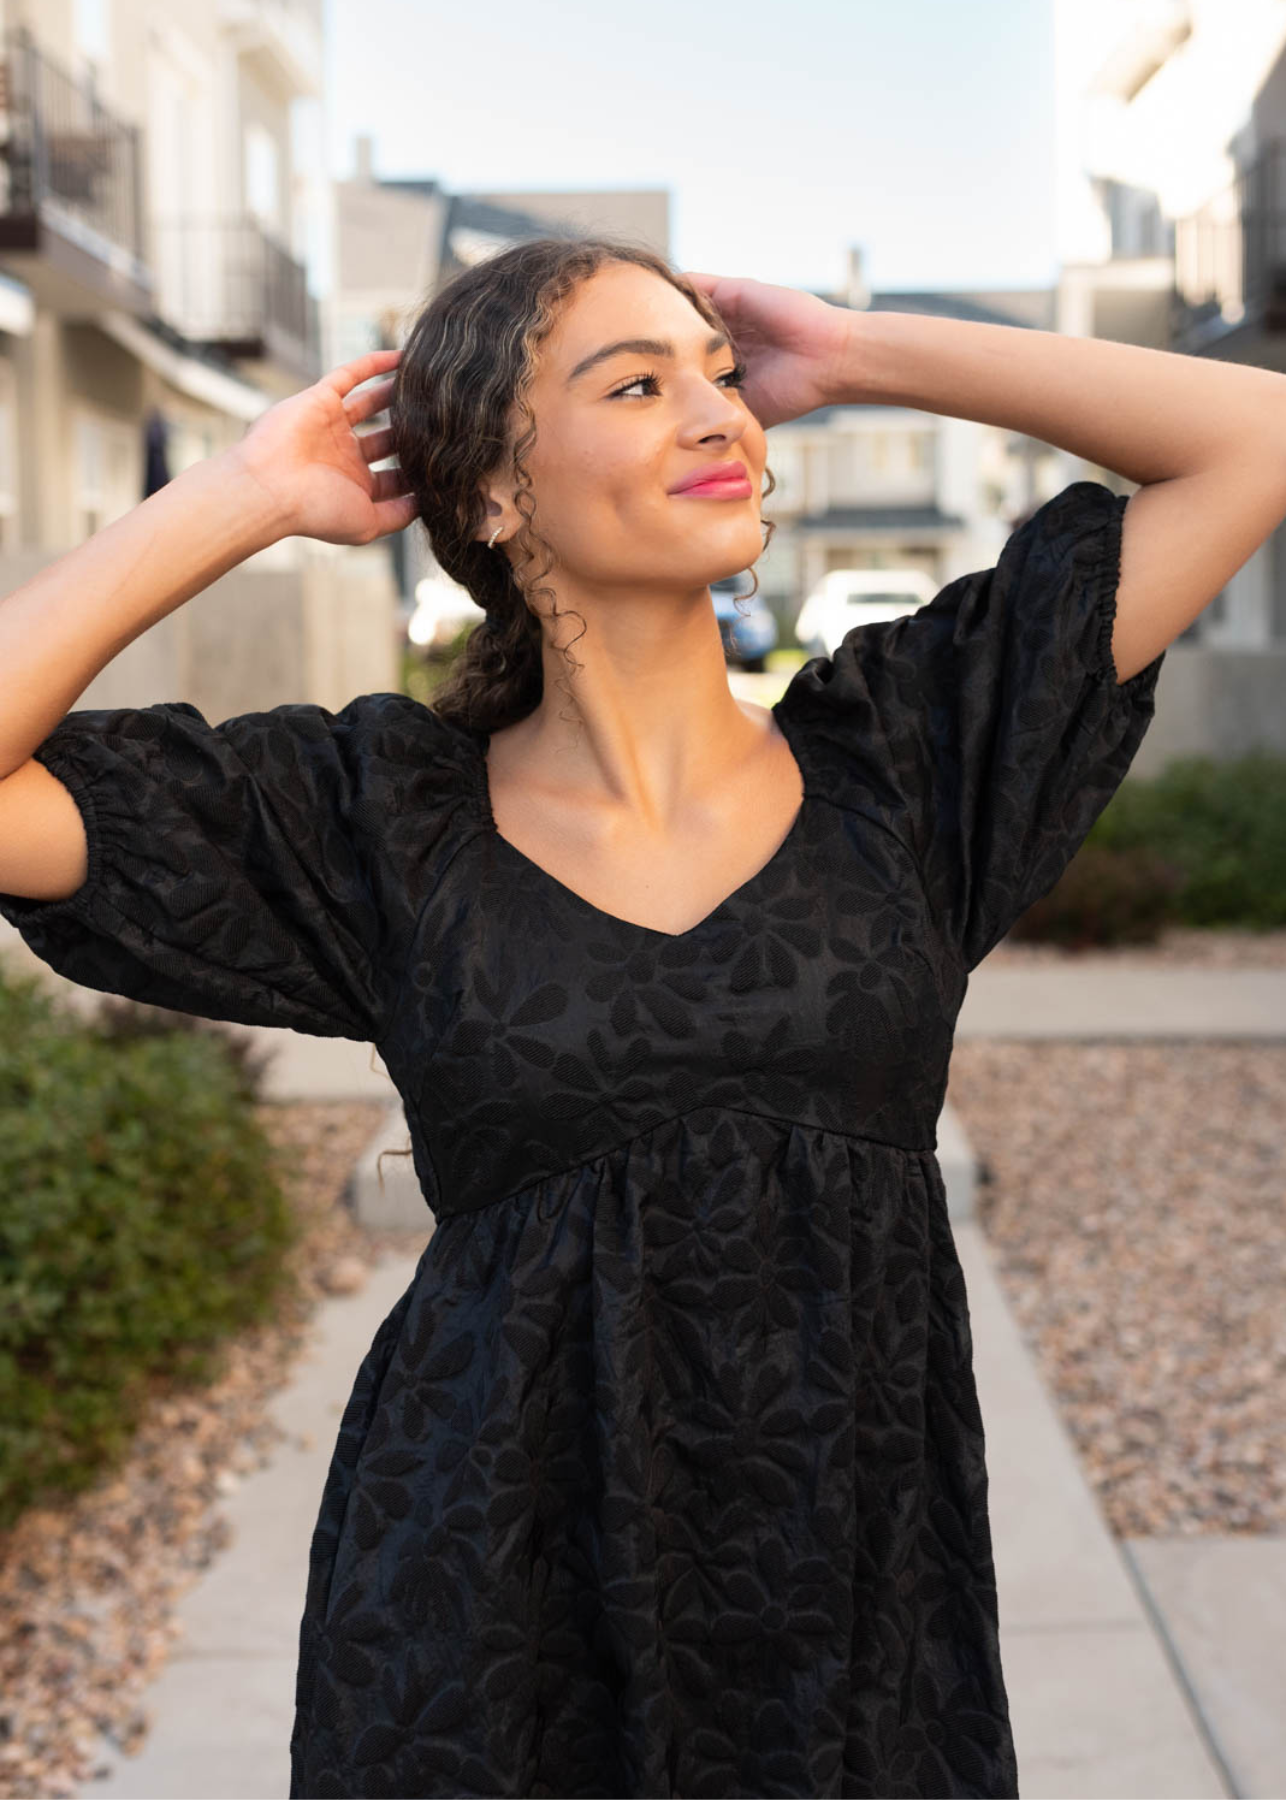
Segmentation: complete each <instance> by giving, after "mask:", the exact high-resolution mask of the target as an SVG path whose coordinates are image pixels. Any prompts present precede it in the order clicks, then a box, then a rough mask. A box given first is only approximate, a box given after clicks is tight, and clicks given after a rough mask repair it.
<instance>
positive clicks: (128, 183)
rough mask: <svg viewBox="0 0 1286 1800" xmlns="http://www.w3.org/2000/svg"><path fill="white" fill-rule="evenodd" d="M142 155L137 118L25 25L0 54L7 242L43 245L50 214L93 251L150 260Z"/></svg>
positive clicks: (2, 240)
mask: <svg viewBox="0 0 1286 1800" xmlns="http://www.w3.org/2000/svg"><path fill="white" fill-rule="evenodd" d="M141 180H142V155H141V146H140V134H139V129H138V127H137V126H136V125H131V124H128V123H127V122H126V121H125V120H123V119H118V118H117V117H116V115H115V114H114V113H112V112H111V111H110V110H109V109H108V108H107V107H106V106H104V105H103V103H102V101H101V100H99V98H98V96H97V94H96V93H95V91H94V88H93V84H92V82H89V81H78V80H76V79H74V78H73V77H72V76H71V75H69V74H68V73H67V71H66V70H65V69H63V68H62V67H61V65H60V64H58V63H57V62H55V61H54V60H53V59H52V58H51V57H50V56H49V55H48V54H47V53H46V52H45V51H44V50H41V49H38V48H37V47H36V43H35V40H34V39H33V38H32V36H31V34H30V32H28V31H27V30H26V29H25V27H15V28H13V29H11V30H9V31H7V32H5V33H4V36H3V58H2V60H0V245H3V247H6V248H10V249H30V250H34V249H38V248H40V224H41V220H42V217H43V218H45V219H47V221H48V222H49V223H51V224H53V225H55V226H56V227H59V228H61V229H62V230H63V231H64V232H65V233H66V234H67V235H69V236H70V237H72V238H73V239H74V240H75V241H77V242H78V243H79V244H80V245H81V247H82V248H84V249H88V250H90V251H91V252H92V251H94V250H95V249H98V250H99V251H100V253H101V254H105V255H109V256H110V254H111V253H112V252H113V251H115V252H117V253H119V252H122V251H123V252H125V253H126V255H127V257H128V258H130V259H131V260H132V261H133V262H134V263H135V264H138V265H141V264H142V261H143V233H142V190H141Z"/></svg>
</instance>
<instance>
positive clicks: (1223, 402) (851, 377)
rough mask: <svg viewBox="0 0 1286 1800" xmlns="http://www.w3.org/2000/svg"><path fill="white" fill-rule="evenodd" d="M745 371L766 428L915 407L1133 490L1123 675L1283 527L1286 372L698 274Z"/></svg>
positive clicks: (1127, 530)
mask: <svg viewBox="0 0 1286 1800" xmlns="http://www.w3.org/2000/svg"><path fill="white" fill-rule="evenodd" d="M689 279H690V280H692V281H693V282H694V283H695V284H696V285H697V286H698V287H699V288H700V289H701V290H702V292H703V293H705V294H707V295H708V296H709V297H710V298H711V299H712V300H713V301H714V304H715V306H716V307H717V308H718V310H719V312H720V313H721V314H722V316H723V318H724V319H725V320H726V321H727V325H728V330H729V331H730V333H731V334H732V337H733V341H734V344H735V345H736V348H737V352H738V354H739V355H742V356H744V358H745V360H746V362H747V364H748V375H747V380H746V384H745V387H744V389H743V392H744V395H745V399H746V404H747V405H748V406H749V408H750V410H751V411H752V412H753V413H755V415H756V417H758V418H759V419H760V421H761V423H763V424H765V425H769V424H777V423H780V422H781V421H783V420H785V419H789V418H797V417H799V416H800V415H801V414H802V413H804V412H806V411H808V410H810V409H811V408H812V407H814V406H817V405H820V404H827V403H829V404H831V405H836V404H838V405H870V406H910V407H917V408H920V409H921V410H923V411H925V412H935V413H945V414H947V415H949V416H951V417H954V418H959V419H977V420H979V421H980V422H982V423H984V424H988V425H1001V426H1005V427H1007V428H1008V429H1009V430H1011V431H1022V432H1026V433H1027V434H1028V436H1030V437H1034V438H1038V439H1039V440H1040V441H1041V442H1042V443H1046V444H1055V445H1057V446H1058V447H1059V448H1060V449H1062V450H1068V451H1070V452H1071V453H1072V455H1073V456H1080V457H1084V458H1085V460H1086V461H1087V462H1089V463H1093V464H1096V465H1097V466H1098V467H1099V468H1103V469H1111V470H1114V471H1115V472H1116V473H1117V474H1119V475H1122V476H1124V477H1125V479H1126V480H1127V481H1133V482H1137V483H1140V484H1141V485H1140V489H1139V492H1138V493H1136V494H1132V495H1131V496H1130V499H1129V503H1128V505H1127V506H1126V509H1125V515H1124V522H1123V527H1122V542H1121V579H1120V585H1119V588H1118V590H1117V596H1116V621H1115V629H1114V633H1113V639H1112V653H1113V658H1114V660H1115V663H1116V668H1117V674H1118V677H1119V679H1120V680H1121V681H1126V680H1128V679H1129V677H1130V676H1131V675H1134V674H1136V673H1137V672H1138V670H1140V669H1142V668H1144V667H1145V666H1146V665H1147V664H1148V663H1150V662H1151V661H1152V660H1153V658H1154V657H1156V656H1157V655H1158V654H1159V653H1160V652H1161V651H1162V650H1164V649H1166V648H1167V647H1168V646H1169V645H1170V644H1171V643H1173V641H1174V640H1175V638H1177V637H1178V636H1179V635H1180V633H1181V632H1183V631H1184V630H1185V629H1186V628H1187V626H1189V625H1190V624H1191V623H1192V621H1193V620H1194V619H1195V618H1196V617H1197V615H1198V614H1199V613H1200V612H1202V611H1203V610H1204V608H1205V607H1206V606H1208V605H1209V604H1210V602H1211V601H1212V600H1213V599H1214V597H1215V595H1216V594H1217V593H1218V592H1219V591H1220V589H1221V588H1222V587H1223V586H1224V585H1225V583H1226V582H1227V581H1228V580H1229V578H1230V577H1231V576H1232V575H1234V574H1235V573H1236V572H1237V570H1238V569H1239V568H1241V566H1242V564H1243V563H1245V562H1246V561H1247V560H1248V558H1249V557H1250V556H1251V555H1252V554H1253V553H1254V551H1255V550H1257V549H1258V548H1259V546H1260V544H1262V543H1263V542H1264V540H1265V539H1266V538H1267V537H1268V536H1269V535H1270V534H1271V533H1272V531H1273V530H1274V529H1275V528H1276V527H1277V526H1278V525H1279V524H1280V523H1281V521H1282V520H1283V518H1286V375H1282V374H1280V373H1279V372H1278V371H1277V370H1275V369H1260V368H1255V367H1252V366H1250V365H1247V364H1242V363H1232V362H1223V361H1220V360H1219V359H1218V358H1215V357H1201V356H1188V355H1181V354H1179V353H1178V352H1176V351H1172V350H1153V349H1148V348H1145V347H1143V346H1141V345H1137V344H1118V343H1114V342H1110V341H1106V340H1104V339H1101V338H1080V337H1069V336H1065V335H1063V334H1062V333H1059V332H1053V331H1035V330H1030V329H1027V328H1024V327H1022V326H1017V325H983V324H977V323H974V322H973V321H968V320H961V319H940V318H931V317H924V316H921V315H920V314H917V313H901V312H862V311H849V310H848V309H847V308H844V307H837V306H830V305H828V304H827V303H826V302H824V301H821V300H819V299H818V298H817V296H816V295H812V294H804V293H799V292H796V291H795V290H794V289H791V288H782V287H776V286H773V285H771V284H769V283H767V282H760V281H753V280H749V279H744V278H739V277H729V276H718V275H707V274H697V273H692V272H689Z"/></svg>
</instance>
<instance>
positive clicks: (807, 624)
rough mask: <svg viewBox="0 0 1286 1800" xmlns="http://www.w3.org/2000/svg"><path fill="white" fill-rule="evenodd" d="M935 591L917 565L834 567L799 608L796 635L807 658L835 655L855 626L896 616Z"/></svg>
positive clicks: (931, 595) (930, 597)
mask: <svg viewBox="0 0 1286 1800" xmlns="http://www.w3.org/2000/svg"><path fill="white" fill-rule="evenodd" d="M937 592H938V589H937V587H936V586H935V585H934V582H933V580H932V578H931V577H930V576H928V575H926V574H925V573H924V572H923V570H921V569H832V570H831V571H830V573H829V574H828V575H823V577H822V579H821V580H820V581H819V582H818V584H817V586H816V587H815V588H814V589H813V591H812V593H811V594H809V596H808V598H807V599H806V600H805V601H804V604H803V606H802V607H801V608H800V609H799V617H798V618H797V619H796V621H795V636H796V637H797V638H798V639H799V642H800V644H801V645H802V646H803V648H804V650H805V651H806V652H807V653H808V655H810V656H833V655H834V654H835V651H836V650H837V649H838V648H839V644H840V640H841V639H842V638H843V636H844V634H845V632H846V631H850V630H851V629H852V627H853V626H854V625H865V624H869V623H873V622H874V621H875V620H878V619H900V618H901V617H902V616H903V614H904V613H910V612H914V611H915V610H916V608H917V607H920V606H923V605H924V604H925V603H926V601H929V600H932V599H933V597H934V595H935V594H936V593H937Z"/></svg>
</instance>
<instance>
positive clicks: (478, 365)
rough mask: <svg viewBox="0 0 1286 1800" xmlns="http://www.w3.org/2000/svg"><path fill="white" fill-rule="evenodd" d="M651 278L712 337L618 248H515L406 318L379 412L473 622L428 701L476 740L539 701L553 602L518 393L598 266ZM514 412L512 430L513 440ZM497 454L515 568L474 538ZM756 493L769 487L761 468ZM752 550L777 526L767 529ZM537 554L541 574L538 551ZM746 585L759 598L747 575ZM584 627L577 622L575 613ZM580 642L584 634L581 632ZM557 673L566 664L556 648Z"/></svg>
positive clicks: (578, 242) (662, 269) (708, 306)
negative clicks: (479, 616) (479, 614)
mask: <svg viewBox="0 0 1286 1800" xmlns="http://www.w3.org/2000/svg"><path fill="white" fill-rule="evenodd" d="M617 262H622V263H634V264H636V265H637V266H638V267H639V268H643V269H650V270H651V271H652V272H653V273H654V274H656V275H660V276H661V277H662V278H663V279H664V280H666V281H668V282H670V283H671V285H672V286H674V287H676V288H677V289H678V290H679V292H680V293H681V294H683V295H684V296H685V297H686V298H687V299H688V300H690V301H691V302H692V305H693V306H694V307H695V308H696V310H697V312H698V313H699V314H700V315H701V317H702V318H703V319H704V320H705V321H706V322H707V323H708V324H710V325H712V326H714V327H715V328H716V329H719V330H726V329H727V326H726V324H725V322H724V320H723V319H722V318H721V317H720V315H719V313H718V311H717V309H716V308H715V306H714V305H713V303H712V302H711V301H710V300H709V299H708V298H707V296H706V295H705V294H703V293H702V292H701V290H700V289H699V288H697V287H695V286H694V285H693V284H692V282H690V281H689V280H688V278H687V277H686V276H685V275H683V274H681V273H679V272H678V271H676V270H675V269H673V268H672V267H671V266H670V264H669V263H668V262H667V261H666V260H665V258H664V257H662V256H659V255H657V254H656V253H655V252H654V251H652V250H649V249H647V248H646V247H645V246H643V245H641V244H638V243H635V242H632V241H630V240H629V239H626V238H620V237H605V236H595V237H538V238H530V239H527V240H525V241H524V242H521V243H518V244H514V245H512V246H511V247H510V248H508V249H506V250H502V251H500V252H499V253H498V254H496V255H494V256H491V257H489V258H487V259H486V260H485V261H484V262H481V263H476V264H474V265H472V266H471V267H469V268H467V269H464V270H463V271H461V273H460V274H458V275H456V276H454V277H452V279H451V280H450V281H448V282H447V283H446V284H445V285H444V286H443V287H442V288H440V289H439V290H438V292H437V293H436V294H435V295H434V296H433V298H432V299H431V300H430V301H429V302H428V303H427V305H426V306H425V307H424V308H423V310H422V311H421V312H420V313H419V314H418V316H417V317H416V319H415V322H414V324H413V325H412V327H411V331H410V333H409V335H408V337H407V340H406V342H405V344H404V345H403V348H402V356H401V360H400V361H399V363H398V366H397V372H396V375H395V378H394V383H393V388H392V392H391V398H390V402H389V422H390V426H391V429H392V434H393V435H392V443H393V447H394V449H395V451H396V453H397V457H398V461H399V463H400V465H401V468H402V473H403V477H404V479H405V482H406V485H407V487H408V488H409V489H410V491H411V492H412V493H413V494H414V496H415V500H416V505H417V508H418V516H419V519H420V522H421V523H422V524H423V526H424V528H425V530H426V532H427V534H428V539H429V544H430V547H431V548H432V551H433V555H434V557H435V559H436V560H437V563H438V565H439V566H440V567H441V568H442V569H443V570H444V571H445V573H446V574H447V575H448V576H450V577H451V578H452V579H453V580H455V581H457V582H459V583H460V585H461V586H462V587H463V588H465V589H466V591H467V592H468V593H469V594H470V595H471V596H472V598H473V599H474V600H475V601H476V602H477V604H478V605H479V606H480V607H481V608H482V610H483V611H484V612H485V614H486V615H487V616H486V619H485V621H483V622H482V623H480V624H479V625H478V626H476V627H475V629H474V630H473V631H472V632H471V633H470V635H469V637H468V639H467V641H466V643H465V646H464V650H463V652H462V654H461V655H460V656H459V657H458V658H457V660H456V663H455V665H454V667H453V668H452V671H451V673H450V674H449V675H448V676H447V678H446V680H445V681H444V682H443V683H442V684H441V686H440V687H439V688H438V689H437V691H436V693H435V694H434V697H433V710H434V711H435V712H436V713H438V714H440V715H441V716H442V717H444V718H447V719H450V720H452V721H453V722H455V723H458V724H461V725H464V726H466V727H467V728H469V729H471V730H480V731H484V732H491V731H499V730H501V729H502V728H503V727H504V726H506V725H511V724H516V723H517V722H518V720H520V719H523V718H525V717H526V716H527V715H528V714H529V713H530V712H533V711H534V710H535V708H536V707H537V706H538V705H539V704H540V701H541V698H542V695H543V691H544V663H543V659H542V654H541V637H542V624H541V618H540V615H539V613H538V612H537V610H536V609H535V607H534V606H533V604H532V602H533V601H534V600H536V599H537V598H538V597H544V596H548V598H549V599H550V601H551V602H552V604H551V607H550V611H549V615H548V616H550V617H561V616H562V614H561V612H560V610H559V607H558V603H557V596H556V595H555V593H554V591H553V589H552V588H550V587H547V586H541V585H540V583H541V582H542V581H543V580H544V577H545V576H546V575H547V574H548V573H549V570H550V568H551V566H552V561H553V558H552V555H550V547H549V545H548V544H547V543H546V542H545V541H544V540H543V539H542V538H541V537H540V536H539V535H538V533H537V531H536V529H535V526H534V525H533V522H532V521H533V517H534V514H535V496H534V494H533V491H532V486H531V478H530V474H529V472H528V469H527V465H526V463H525V461H524V457H525V456H526V455H527V453H528V452H529V451H530V450H531V447H532V445H533V444H534V443H535V441H536V420H535V415H534V414H533V412H532V409H531V406H530V403H529V401H528V399H527V393H528V390H529V388H530V386H531V383H532V379H533V377H534V374H535V356H536V351H537V349H538V347H539V345H540V344H541V343H542V342H543V341H544V340H545V339H546V338H547V337H548V336H549V334H550V332H551V331H552V330H553V328H554V325H555V324H556V322H557V319H558V316H559V310H560V307H561V306H562V304H563V302H564V301H565V300H566V299H567V297H568V296H569V295H570V294H571V293H572V292H573V290H574V289H575V288H576V287H577V286H578V284H579V283H581V282H583V281H585V280H587V279H588V278H589V277H590V276H591V275H593V274H594V273H595V272H596V271H597V270H598V269H600V268H602V267H603V266H604V265H605V264H609V263H617ZM515 411H516V412H517V413H518V414H520V415H521V417H522V419H523V420H524V421H525V428H524V429H523V430H522V431H521V432H520V433H518V435H517V436H516V438H515V439H514V441H513V442H511V441H510V439H511V435H512V428H511V421H512V419H513V417H514V414H515ZM506 455H507V456H508V457H509V459H510V462H509V467H510V468H511V469H512V472H513V475H514V478H515V481H516V484H517V495H516V500H515V504H516V505H517V508H518V511H519V513H520V514H521V516H522V519H523V524H522V525H521V526H520V527H519V529H518V531H517V532H516V533H515V535H514V538H513V543H514V546H515V549H516V552H517V566H516V567H515V565H513V564H511V563H510V561H509V558H508V557H507V556H504V555H498V554H497V552H496V551H495V550H492V549H488V547H487V544H486V542H485V541H484V540H483V539H480V538H479V537H478V536H477V535H476V534H477V531H478V528H479V526H480V525H481V524H482V522H483V520H484V518H485V516H486V500H485V497H484V495H483V493H482V488H481V484H482V481H483V478H484V477H485V476H487V475H489V474H492V473H493V472H494V471H495V470H496V469H497V468H499V467H501V466H503V461H504V458H505V457H506ZM766 473H767V475H768V483H769V485H768V486H767V488H766V489H765V494H771V493H772V492H773V489H774V488H775V487H776V485H777V484H776V481H775V479H774V477H773V474H772V471H771V470H767V471H766ZM762 523H763V524H764V526H765V527H766V533H767V535H766V536H765V538H764V545H763V548H764V549H767V547H768V544H769V543H770V542H771V540H772V534H773V532H774V531H775V529H776V526H775V525H774V524H772V523H770V522H769V521H767V520H763V521H762ZM542 553H544V554H545V555H546V556H548V557H549V560H548V561H546V562H545V564H544V566H543V568H538V567H537V566H536V565H537V564H538V563H539V561H540V557H541V554H542ZM754 583H755V585H754V587H753V588H752V589H751V590H750V594H748V595H746V596H745V598H747V599H749V598H750V597H751V595H753V594H755V593H757V592H758V590H759V576H758V574H757V573H755V576H754ZM576 617H578V618H580V619H581V623H582V626H584V619H583V616H582V615H581V614H579V613H578V614H576ZM581 635H583V631H582V633H581ZM563 655H564V657H565V658H567V662H568V668H569V671H570V669H571V668H572V667H574V666H579V665H576V664H575V663H574V659H572V658H571V657H570V656H569V655H568V650H567V649H566V648H565V649H564V650H563Z"/></svg>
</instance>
